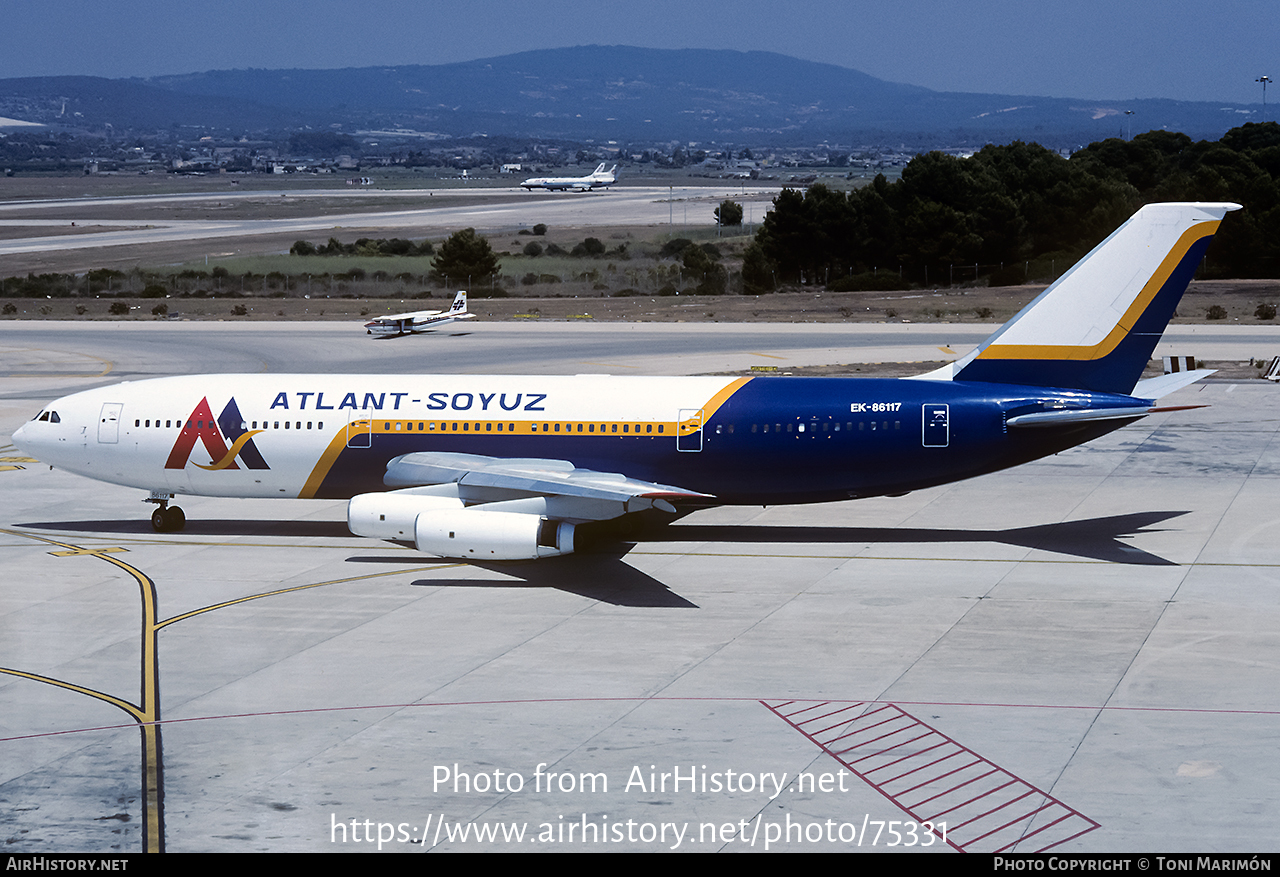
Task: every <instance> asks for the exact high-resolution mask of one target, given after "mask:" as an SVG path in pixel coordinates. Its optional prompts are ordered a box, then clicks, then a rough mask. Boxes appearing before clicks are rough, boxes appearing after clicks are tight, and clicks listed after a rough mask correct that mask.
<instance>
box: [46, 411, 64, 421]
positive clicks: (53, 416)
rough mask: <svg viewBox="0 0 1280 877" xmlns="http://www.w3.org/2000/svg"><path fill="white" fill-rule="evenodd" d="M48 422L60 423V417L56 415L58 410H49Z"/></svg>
mask: <svg viewBox="0 0 1280 877" xmlns="http://www.w3.org/2000/svg"><path fill="white" fill-rule="evenodd" d="M49 422H50V423H61V422H62V418H61V417H59V416H58V412H56V411H50V412H49Z"/></svg>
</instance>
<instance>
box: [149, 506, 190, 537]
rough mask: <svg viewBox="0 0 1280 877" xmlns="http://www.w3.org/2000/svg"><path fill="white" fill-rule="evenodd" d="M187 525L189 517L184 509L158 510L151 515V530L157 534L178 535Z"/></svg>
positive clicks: (175, 507)
mask: <svg viewBox="0 0 1280 877" xmlns="http://www.w3.org/2000/svg"><path fill="white" fill-rule="evenodd" d="M186 525H187V516H186V515H185V514H184V513H183V511H182V509H180V508H178V507H177V506H174V507H173V508H166V509H161V508H158V509H156V510H155V511H154V512H152V513H151V529H153V530H155V531H156V532H157V533H177V532H179V531H180V530H181V529H182V528H183V527H185V526H186Z"/></svg>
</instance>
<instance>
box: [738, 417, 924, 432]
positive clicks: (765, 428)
mask: <svg viewBox="0 0 1280 877" xmlns="http://www.w3.org/2000/svg"><path fill="white" fill-rule="evenodd" d="M867 423H868V421H865V420H859V421H858V431H859V432H865V431H866V429H867ZM870 423H871V430H872V431H873V432H874V431H876V430H877V429H888V428H889V421H887V420H881V421H878V422H877V421H875V420H872V421H870ZM805 426H808V427H810V429H809V432H840V424H839V423H832V422H831V421H823V422H822V423H821V424H817V423H808V424H804V423H788V424H786V427H787V429H786V431H787V432H804V431H805ZM819 426H821V427H822V428H821V429H819V428H818V427H819ZM770 427H772V428H773V432H782V431H783V429H782V427H783V424H781V423H765V424H759V423H753V424H751V431H752V432H769V431H770ZM893 428H894V429H902V421H901V420H895V421H894V422H893ZM844 429H845V431H846V432H853V423H852V422H850V421H846V422H845V423H844ZM719 431H720V428H719V427H716V432H719ZM732 431H733V430H732V428H731V429H730V432H732Z"/></svg>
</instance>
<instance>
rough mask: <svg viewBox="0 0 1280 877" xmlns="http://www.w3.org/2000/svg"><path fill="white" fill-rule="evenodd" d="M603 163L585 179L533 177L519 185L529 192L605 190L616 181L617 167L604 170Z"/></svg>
mask: <svg viewBox="0 0 1280 877" xmlns="http://www.w3.org/2000/svg"><path fill="white" fill-rule="evenodd" d="M604 166H605V162H603V161H602V162H600V164H598V165H596V169H595V170H594V171H592V172H591V173H589V174H587V175H586V176H585V177H533V178H531V179H528V180H525V181H524V182H523V183H521V184H520V185H521V186H522V187H523V188H525V189H528V190H530V191H532V190H534V189H550V190H551V191H552V192H566V191H572V192H590V191H591V190H592V189H607V188H609V187H610V186H612V185H613V184H614V183H616V182H617V181H618V166H617V165H616V164H615V165H614V166H613V167H611V168H610V169H609V170H607V171H606V170H605V169H604Z"/></svg>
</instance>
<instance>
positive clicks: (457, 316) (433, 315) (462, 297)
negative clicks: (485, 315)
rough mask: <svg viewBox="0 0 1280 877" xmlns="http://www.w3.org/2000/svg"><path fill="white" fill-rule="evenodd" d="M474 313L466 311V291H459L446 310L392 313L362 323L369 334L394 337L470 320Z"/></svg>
mask: <svg viewBox="0 0 1280 877" xmlns="http://www.w3.org/2000/svg"><path fill="white" fill-rule="evenodd" d="M474 316H475V314H472V313H469V312H468V311H467V293H466V291H465V290H463V291H459V292H458V294H457V295H456V296H454V299H453V304H451V305H450V306H449V310H447V311H413V312H412V313H408V314H392V315H391V316H389V317H378V318H377V319H374V320H370V321H369V322H367V323H365V324H364V328H365V331H366V332H367V333H368V334H370V335H379V336H382V337H394V336H397V335H412V334H414V333H416V332H430V331H431V330H432V329H439V328H440V327H441V326H447V325H449V324H450V323H452V322H454V321H455V320H470V319H472V318H473V317H474Z"/></svg>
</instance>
